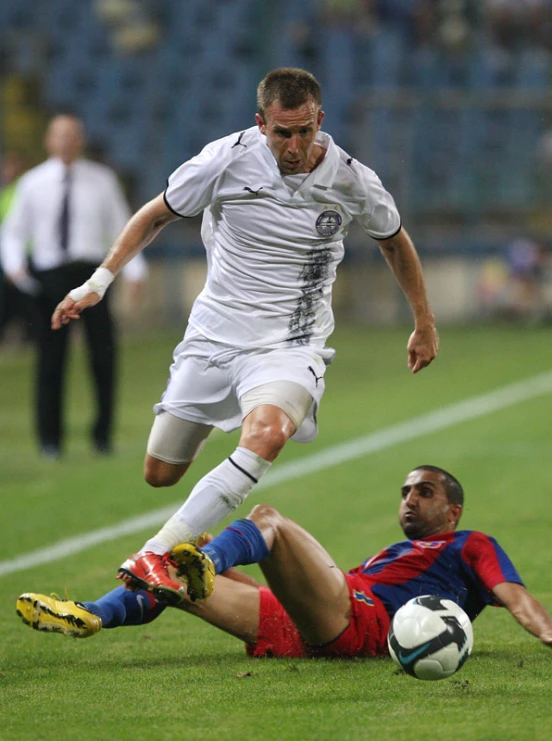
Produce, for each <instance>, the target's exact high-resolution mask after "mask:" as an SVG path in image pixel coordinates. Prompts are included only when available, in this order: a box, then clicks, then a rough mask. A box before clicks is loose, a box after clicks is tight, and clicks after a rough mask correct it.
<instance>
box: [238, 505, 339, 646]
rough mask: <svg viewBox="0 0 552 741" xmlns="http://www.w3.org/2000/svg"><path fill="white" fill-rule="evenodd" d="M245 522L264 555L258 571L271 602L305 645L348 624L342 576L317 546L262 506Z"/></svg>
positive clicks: (303, 532)
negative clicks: (252, 526) (255, 531)
mask: <svg viewBox="0 0 552 741" xmlns="http://www.w3.org/2000/svg"><path fill="white" fill-rule="evenodd" d="M248 519H250V520H251V521H252V522H254V523H255V525H257V527H258V528H259V530H260V531H261V534H262V536H263V538H264V540H265V542H266V544H267V547H268V549H269V551H270V555H269V556H268V558H265V559H264V560H263V561H262V562H261V563H260V566H261V569H262V571H263V573H264V575H265V577H266V580H267V582H268V584H269V586H270V588H271V590H272V591H273V592H274V594H275V595H276V597H277V598H278V599H279V600H280V602H281V603H282V604H283V606H284V607H285V609H286V611H287V613H288V614H289V615H290V617H291V619H292V620H293V622H294V623H295V625H296V626H297V628H298V629H299V631H300V632H301V634H302V636H303V637H304V638H305V640H306V641H308V642H309V643H311V644H313V645H319V644H322V643H327V642H328V641H331V640H333V639H334V638H336V637H337V636H338V635H339V634H340V633H342V632H343V631H344V630H345V628H347V626H348V625H349V614H350V603H349V590H348V586H347V582H346V579H345V576H344V574H343V572H342V571H341V569H339V567H338V566H337V565H336V563H335V561H334V560H333V558H332V557H331V556H330V555H329V553H328V552H327V551H326V550H325V549H324V548H323V547H322V546H321V545H320V543H319V542H318V541H317V540H316V539H315V538H314V537H313V536H312V535H311V534H310V533H308V532H307V531H306V530H304V529H303V528H302V527H300V526H299V525H297V523H295V522H293V521H292V520H289V519H288V518H286V517H283V516H282V515H280V513H279V512H277V510H275V509H274V508H273V507H269V506H267V505H258V506H257V507H255V508H254V509H253V510H252V512H251V514H250V515H249V517H248Z"/></svg>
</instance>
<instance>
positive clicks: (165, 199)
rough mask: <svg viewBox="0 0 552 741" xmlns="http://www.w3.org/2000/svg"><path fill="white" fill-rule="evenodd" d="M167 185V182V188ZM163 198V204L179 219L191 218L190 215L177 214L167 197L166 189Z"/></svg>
mask: <svg viewBox="0 0 552 741" xmlns="http://www.w3.org/2000/svg"><path fill="white" fill-rule="evenodd" d="M168 187H169V184H168V183H167V188H168ZM163 200H164V201H165V206H166V207H167V208H168V209H169V211H172V212H173V214H174V215H175V216H178V217H179V218H180V219H191V218H192V217H191V216H184V215H183V214H179V213H178V211H175V209H174V208H173V207H172V206H171V204H170V203H169V201H168V199H167V191H166V190H165V192H164V193H163Z"/></svg>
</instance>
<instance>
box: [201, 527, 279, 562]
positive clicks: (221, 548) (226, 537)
mask: <svg viewBox="0 0 552 741" xmlns="http://www.w3.org/2000/svg"><path fill="white" fill-rule="evenodd" d="M201 550H202V551H203V552H204V553H206V554H207V555H208V556H210V558H211V560H212V562H213V563H214V565H215V572H216V573H217V574H220V573H221V572H223V571H227V570H228V569H229V568H231V567H232V566H245V565H246V564H248V563H259V561H262V560H263V559H265V558H266V557H267V556H270V551H269V550H268V548H267V545H266V543H265V539H264V538H263V536H262V535H261V531H260V530H259V528H258V527H257V525H255V523H254V522H252V521H251V520H245V519H244V520H236V521H235V522H233V523H232V524H231V525H229V526H228V527H227V528H226V529H225V530H223V531H222V533H221V534H220V535H217V536H216V538H213V540H212V541H211V542H210V543H208V544H207V545H205V546H202V547H201Z"/></svg>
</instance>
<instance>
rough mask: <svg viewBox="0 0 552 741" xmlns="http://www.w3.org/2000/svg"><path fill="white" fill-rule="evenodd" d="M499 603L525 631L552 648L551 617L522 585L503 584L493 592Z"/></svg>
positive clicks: (494, 588)
mask: <svg viewBox="0 0 552 741" xmlns="http://www.w3.org/2000/svg"><path fill="white" fill-rule="evenodd" d="M492 592H493V594H494V596H495V597H496V600H497V602H499V603H500V604H501V605H504V607H506V608H507V609H508V610H509V611H510V612H511V613H512V615H513V616H514V617H515V619H516V620H517V621H518V623H519V624H520V625H521V626H523V627H524V628H525V630H527V631H529V633H532V634H533V635H534V636H536V637H537V638H539V639H540V640H541V641H542V642H543V643H544V644H546V645H547V646H551V647H552V620H551V619H550V615H549V614H548V613H547V611H546V610H545V609H544V607H543V606H542V605H541V603H540V602H539V601H538V600H536V599H535V598H534V597H533V596H532V595H531V594H529V592H528V591H527V589H526V588H525V587H524V586H522V585H521V584H514V583H513V582H501V583H500V584H497V585H496V586H495V587H493V590H492Z"/></svg>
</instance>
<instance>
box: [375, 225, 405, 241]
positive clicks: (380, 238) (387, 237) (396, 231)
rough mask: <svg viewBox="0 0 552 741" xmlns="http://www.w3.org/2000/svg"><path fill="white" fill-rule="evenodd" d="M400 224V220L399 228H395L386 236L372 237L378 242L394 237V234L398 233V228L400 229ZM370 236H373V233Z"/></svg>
mask: <svg viewBox="0 0 552 741" xmlns="http://www.w3.org/2000/svg"><path fill="white" fill-rule="evenodd" d="M402 226H403V225H402V221H400V222H399V228H398V229H396V230H395V231H394V232H393V234H389V235H387V236H386V237H373V239H375V240H377V241H378V242H385V241H386V240H387V239H393V237H396V236H397V234H398V233H399V232H400V230H401V229H402ZM371 236H373V235H371Z"/></svg>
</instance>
